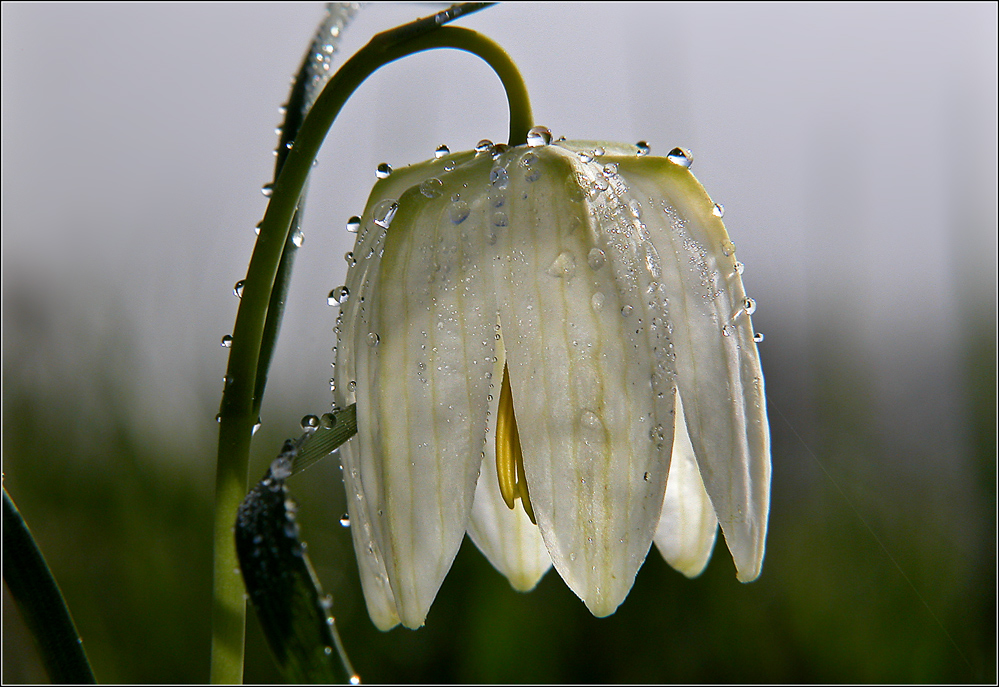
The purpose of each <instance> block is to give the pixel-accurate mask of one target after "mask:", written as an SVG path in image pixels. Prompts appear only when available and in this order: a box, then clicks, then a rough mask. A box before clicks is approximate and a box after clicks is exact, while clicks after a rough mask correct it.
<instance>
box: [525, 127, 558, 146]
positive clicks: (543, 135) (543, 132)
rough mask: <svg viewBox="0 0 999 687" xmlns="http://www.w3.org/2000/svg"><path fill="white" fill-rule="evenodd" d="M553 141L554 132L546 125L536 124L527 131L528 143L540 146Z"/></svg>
mask: <svg viewBox="0 0 999 687" xmlns="http://www.w3.org/2000/svg"><path fill="white" fill-rule="evenodd" d="M551 142H552V132H551V131H549V130H548V127H546V126H536V127H533V128H532V129H531V130H530V131H528V132H527V145H528V146H530V147H531V148H540V147H541V146H546V145H548V144H549V143H551Z"/></svg>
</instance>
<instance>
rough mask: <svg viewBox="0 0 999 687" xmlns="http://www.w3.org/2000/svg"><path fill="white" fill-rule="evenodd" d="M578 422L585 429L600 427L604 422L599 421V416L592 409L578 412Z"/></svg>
mask: <svg viewBox="0 0 999 687" xmlns="http://www.w3.org/2000/svg"><path fill="white" fill-rule="evenodd" d="M579 424H581V425H582V426H583V427H585V428H586V429H600V428H601V427H603V426H604V423H603V422H601V421H600V416H599V415H597V414H596V413H594V412H593V411H592V410H584V411H583V412H582V413H580V414H579Z"/></svg>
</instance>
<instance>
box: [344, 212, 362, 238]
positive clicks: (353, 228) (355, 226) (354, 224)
mask: <svg viewBox="0 0 999 687" xmlns="http://www.w3.org/2000/svg"><path fill="white" fill-rule="evenodd" d="M360 228H361V218H360V217H358V216H357V215H354V216H353V217H351V218H350V219H348V220H347V231H349V232H350V233H351V234H356V233H357V231H358V230H359V229H360Z"/></svg>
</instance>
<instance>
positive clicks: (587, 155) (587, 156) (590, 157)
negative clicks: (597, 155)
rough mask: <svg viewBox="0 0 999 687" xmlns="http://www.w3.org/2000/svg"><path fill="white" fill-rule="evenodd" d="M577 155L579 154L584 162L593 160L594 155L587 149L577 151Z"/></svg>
mask: <svg viewBox="0 0 999 687" xmlns="http://www.w3.org/2000/svg"><path fill="white" fill-rule="evenodd" d="M576 155H578V156H579V159H580V160H582V161H583V162H593V155H592V154H590V153H588V152H586V151H585V150H580V151H579V152H577V153H576Z"/></svg>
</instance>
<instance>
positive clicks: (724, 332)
mask: <svg viewBox="0 0 999 687" xmlns="http://www.w3.org/2000/svg"><path fill="white" fill-rule="evenodd" d="M722 336H732V325H728V324H726V325H725V326H724V327H722Z"/></svg>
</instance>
